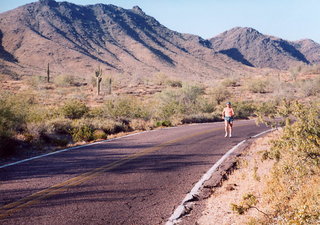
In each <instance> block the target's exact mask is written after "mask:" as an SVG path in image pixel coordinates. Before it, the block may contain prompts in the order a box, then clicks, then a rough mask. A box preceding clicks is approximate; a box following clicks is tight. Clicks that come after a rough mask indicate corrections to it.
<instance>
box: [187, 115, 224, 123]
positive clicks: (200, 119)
mask: <svg viewBox="0 0 320 225" xmlns="http://www.w3.org/2000/svg"><path fill="white" fill-rule="evenodd" d="M217 121H222V119H221V115H220V114H218V113H216V114H212V113H199V114H193V115H186V116H185V117H184V118H183V119H182V123H208V122H217Z"/></svg>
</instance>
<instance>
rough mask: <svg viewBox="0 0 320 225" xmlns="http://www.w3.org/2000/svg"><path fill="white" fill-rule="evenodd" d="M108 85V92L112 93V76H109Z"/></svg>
mask: <svg viewBox="0 0 320 225" xmlns="http://www.w3.org/2000/svg"><path fill="white" fill-rule="evenodd" d="M107 85H108V94H109V95H111V92H112V78H111V77H109V78H108V83H107Z"/></svg>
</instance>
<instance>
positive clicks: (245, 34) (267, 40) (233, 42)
mask: <svg viewBox="0 0 320 225" xmlns="http://www.w3.org/2000/svg"><path fill="white" fill-rule="evenodd" d="M210 42H211V43H212V46H213V48H214V49H215V50H216V51H218V52H219V53H223V54H226V55H228V56H230V57H231V58H233V59H235V60H237V61H239V62H242V63H243V64H246V65H248V66H254V67H261V68H263V67H270V68H276V69H288V68H289V67H290V66H292V65H294V64H296V63H298V62H302V63H307V64H308V63H310V62H309V61H308V59H307V58H306V56H305V55H303V54H302V53H301V52H300V51H299V50H297V49H296V48H295V46H293V45H291V44H290V43H289V42H288V41H286V40H283V39H280V38H276V37H271V36H267V35H264V34H261V33H260V32H258V31H257V30H255V29H253V28H247V27H236V28H233V29H231V30H228V31H225V32H224V33H222V34H220V35H218V36H216V37H214V38H212V39H210ZM306 53H307V52H306Z"/></svg>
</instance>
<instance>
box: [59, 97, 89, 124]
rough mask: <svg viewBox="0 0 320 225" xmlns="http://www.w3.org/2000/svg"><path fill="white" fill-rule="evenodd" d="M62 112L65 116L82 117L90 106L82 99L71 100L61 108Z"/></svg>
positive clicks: (69, 117)
mask: <svg viewBox="0 0 320 225" xmlns="http://www.w3.org/2000/svg"><path fill="white" fill-rule="evenodd" d="M60 112H61V115H62V116H64V117H65V118H68V119H80V118H81V117H83V116H84V115H85V114H86V113H88V112H89V108H88V107H87V106H86V104H85V103H83V102H81V101H78V100H70V101H67V102H66V103H65V104H64V105H63V106H62V107H61V108H60Z"/></svg>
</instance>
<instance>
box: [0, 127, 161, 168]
mask: <svg viewBox="0 0 320 225" xmlns="http://www.w3.org/2000/svg"><path fill="white" fill-rule="evenodd" d="M152 131H155V130H148V131H142V132H138V133H134V134H128V135H125V136H122V137H117V138H111V139H108V140H103V141H98V142H94V143H90V144H85V145H79V146H75V147H71V148H66V149H61V150H58V151H54V152H50V153H47V154H43V155H38V156H34V157H31V158H28V159H23V160H19V161H16V162H13V163H8V164H4V165H2V166H0V169H2V168H6V167H9V166H14V165H17V164H21V163H24V162H28V161H31V160H35V159H40V158H43V157H46V156H50V155H55V154H58V153H62V152H66V151H70V150H75V149H79V148H84V147H88V146H92V145H98V144H101V143H105V142H110V141H114V140H118V139H121V138H125V137H130V136H135V135H138V134H143V133H146V132H152Z"/></svg>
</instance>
